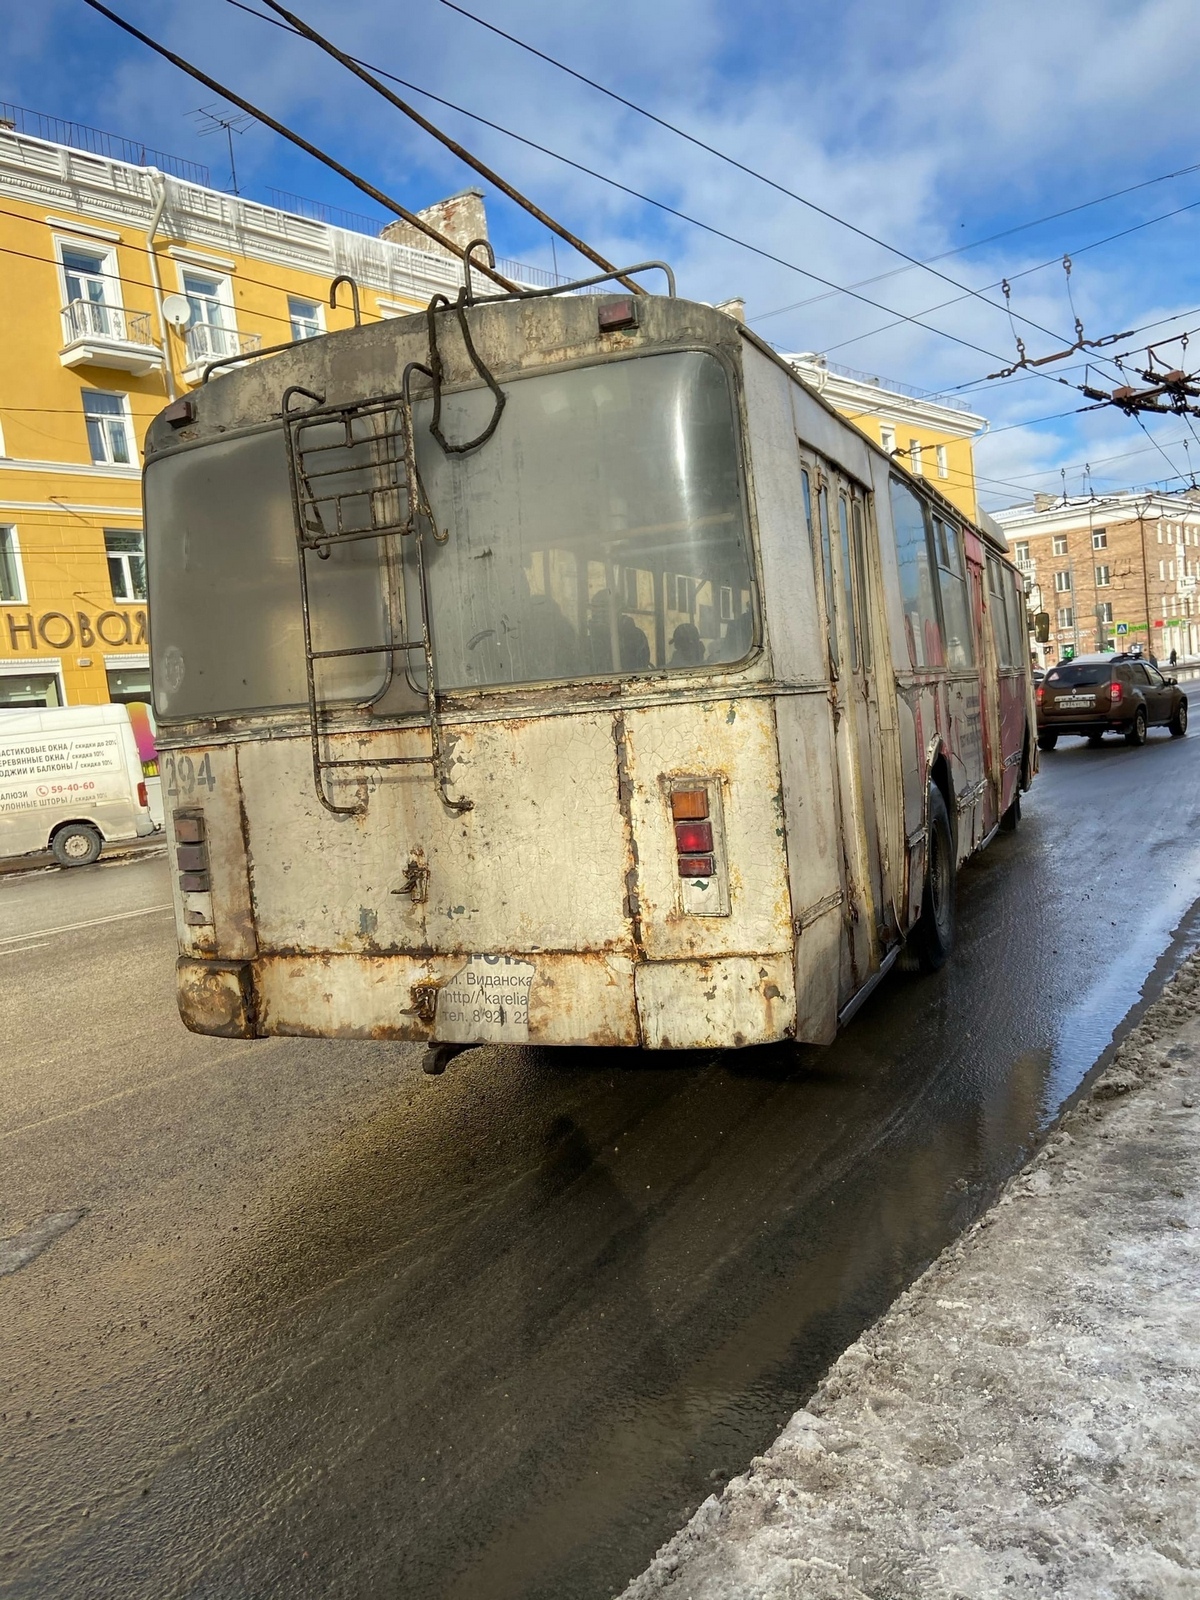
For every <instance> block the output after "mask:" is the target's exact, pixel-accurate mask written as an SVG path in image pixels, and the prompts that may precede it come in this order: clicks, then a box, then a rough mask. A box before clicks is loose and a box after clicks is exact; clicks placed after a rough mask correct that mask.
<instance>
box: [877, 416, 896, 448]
mask: <svg viewBox="0 0 1200 1600" xmlns="http://www.w3.org/2000/svg"><path fill="white" fill-rule="evenodd" d="M879 442H880V444H881V445H882V446H883V448H884V450H885V451H886V452H887V454H888V455H889V456H890V455H891V453H892V451H893V450H894V449H895V448H896V430H895V428H889V427H888V425H887V423H886V422H881V423H880V425H879Z"/></svg>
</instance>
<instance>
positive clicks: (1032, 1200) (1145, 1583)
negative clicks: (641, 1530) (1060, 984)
mask: <svg viewBox="0 0 1200 1600" xmlns="http://www.w3.org/2000/svg"><path fill="white" fill-rule="evenodd" d="M662 1594H666V1595H669V1596H671V1597H676V1596H677V1597H679V1600H685V1597H688V1600H718V1597H720V1600H726V1597H728V1600H733V1597H737V1600H768V1597H769V1600H784V1597H787V1600H792V1597H795V1600H867V1597H870V1600H909V1597H911V1600H918V1597H919V1600H986V1597H991V1596H997V1597H1000V1596H1003V1597H1005V1600H1009V1597H1013V1596H1018V1595H1037V1596H1039V1597H1050V1596H1054V1597H1061V1600H1109V1597H1112V1600H1172V1597H1175V1596H1179V1597H1182V1596H1185V1595H1186V1596H1188V1597H1190V1600H1196V1597H1198V1596H1200V957H1193V958H1191V960H1190V961H1189V962H1188V964H1187V965H1186V966H1185V968H1184V970H1183V971H1182V972H1181V973H1180V975H1179V976H1178V977H1177V978H1176V980H1175V982H1174V983H1173V984H1172V985H1171V987H1170V988H1169V989H1168V991H1167V993H1166V994H1165V995H1164V996H1163V998H1162V999H1161V1000H1160V1001H1159V1002H1158V1003H1157V1004H1156V1005H1155V1006H1153V1007H1152V1008H1151V1009H1150V1010H1149V1011H1148V1013H1147V1014H1146V1017H1145V1018H1144V1019H1143V1021H1142V1023H1141V1024H1140V1025H1139V1026H1138V1028H1137V1029H1136V1030H1135V1031H1134V1032H1133V1033H1131V1034H1130V1035H1129V1037H1128V1039H1127V1040H1126V1041H1125V1043H1124V1045H1123V1046H1122V1048H1121V1049H1120V1051H1119V1052H1118V1053H1117V1055H1116V1057H1115V1059H1114V1062H1113V1064H1112V1065H1111V1066H1110V1067H1109V1069H1108V1070H1107V1071H1106V1073H1105V1074H1104V1076H1103V1077H1102V1078H1101V1079H1100V1080H1099V1081H1098V1083H1097V1085H1096V1087H1095V1090H1094V1092H1093V1095H1092V1097H1091V1098H1090V1099H1089V1100H1087V1101H1086V1102H1084V1103H1083V1104H1081V1105H1080V1106H1079V1107H1077V1108H1076V1109H1075V1110H1074V1111H1073V1112H1072V1113H1071V1114H1070V1115H1069V1116H1068V1117H1067V1118H1066V1120H1065V1121H1064V1123H1063V1124H1062V1126H1061V1127H1060V1129H1059V1130H1058V1131H1057V1132H1056V1133H1055V1134H1054V1135H1052V1136H1051V1138H1050V1140H1049V1141H1048V1143H1047V1144H1046V1146H1045V1147H1044V1148H1043V1150H1042V1151H1041V1152H1040V1153H1039V1155H1038V1156H1037V1157H1036V1158H1035V1159H1034V1161H1033V1162H1031V1164H1030V1165H1029V1166H1028V1167H1027V1168H1026V1169H1025V1170H1024V1171H1023V1172H1022V1173H1020V1174H1019V1175H1018V1176H1017V1177H1016V1178H1015V1179H1013V1181H1012V1182H1011V1183H1010V1184H1009V1186H1008V1188H1007V1189H1006V1191H1005V1192H1004V1194H1003V1196H1002V1197H1001V1199H1000V1201H999V1202H998V1204H997V1205H996V1206H995V1207H994V1208H993V1209H992V1210H991V1211H990V1212H989V1213H988V1214H987V1215H986V1216H985V1217H984V1218H983V1219H982V1220H981V1221H980V1222H979V1223H978V1224H977V1225H976V1227H975V1228H974V1229H972V1230H971V1232H970V1233H968V1234H967V1235H966V1236H965V1237H964V1238H963V1239H962V1240H960V1241H959V1242H958V1243H957V1244H956V1245H955V1246H954V1247H953V1248H952V1249H950V1250H948V1251H947V1252H946V1253H945V1254H944V1255H943V1256H942V1257H941V1258H940V1259H939V1260H938V1261H937V1262H936V1263H935V1264H934V1265H933V1266H932V1267H931V1268H930V1269H929V1271H928V1272H927V1273H925V1274H924V1276H923V1277H922V1278H920V1279H919V1280H918V1282H917V1283H916V1284H915V1285H914V1286H913V1287H912V1288H911V1289H910V1290H909V1291H908V1292H907V1293H906V1294H904V1295H903V1296H902V1297H901V1298H900V1299H899V1300H898V1301H897V1302H896V1304H895V1305H894V1306H893V1307H892V1309H891V1310H890V1311H889V1312H888V1313H887V1314H886V1315H885V1316H884V1317H883V1318H882V1319H881V1320H880V1321H879V1322H878V1323H877V1324H876V1325H875V1326H874V1327H873V1328H871V1329H870V1330H869V1331H868V1332H867V1333H866V1334H864V1336H863V1337H862V1338H861V1339H860V1340H858V1342H857V1343H856V1344H854V1345H852V1346H851V1347H850V1348H849V1349H848V1350H847V1351H846V1353H845V1354H844V1355H843V1356H842V1358H841V1359H840V1360H839V1361H838V1362H837V1363H836V1364H835V1365H834V1366H833V1368H832V1369H831V1370H830V1372H829V1374H828V1375H827V1377H826V1378H825V1380H824V1382H823V1383H822V1384H821V1386H820V1388H819V1389H818V1391H817V1393H816V1394H815V1395H814V1397H813V1399H812V1400H811V1402H810V1403H809V1405H808V1406H807V1407H805V1409H804V1410H802V1411H800V1412H798V1413H797V1414H796V1416H795V1417H793V1418H792V1420H791V1422H790V1423H789V1424H788V1426H787V1428H785V1430H784V1431H783V1433H782V1434H781V1435H780V1437H779V1438H778V1439H777V1440H776V1442H775V1444H774V1445H773V1446H772V1447H771V1449H770V1450H769V1451H768V1452H767V1453H766V1455H764V1456H760V1457H758V1458H756V1460H755V1461H754V1463H753V1465H752V1466H751V1468H750V1471H749V1472H747V1473H746V1474H745V1475H744V1476H743V1477H740V1478H737V1479H735V1480H734V1481H733V1482H732V1483H731V1484H730V1485H729V1486H728V1488H727V1489H726V1490H725V1492H724V1494H723V1495H721V1496H720V1498H719V1499H718V1498H717V1497H715V1496H714V1497H712V1498H710V1499H709V1500H707V1501H705V1503H704V1504H703V1505H702V1506H701V1507H700V1509H699V1511H697V1513H696V1515H695V1516H694V1517H693V1518H692V1520H691V1522H690V1523H689V1524H688V1525H687V1526H686V1527H685V1528H684V1529H682V1530H681V1532H680V1533H678V1534H677V1535H676V1536H675V1538H674V1539H672V1540H671V1542H670V1543H669V1544H667V1545H665V1546H664V1547H663V1549H662V1550H660V1551H659V1553H658V1555H657V1556H656V1557H655V1559H654V1561H653V1562H652V1563H651V1565H650V1567H649V1568H648V1570H647V1571H646V1572H644V1573H643V1574H642V1575H641V1577H639V1578H637V1579H635V1581H634V1582H633V1583H632V1584H631V1585H630V1587H629V1588H628V1589H627V1590H626V1592H625V1596H624V1600H649V1597H650V1596H657V1595H662Z"/></svg>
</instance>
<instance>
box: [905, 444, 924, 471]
mask: <svg viewBox="0 0 1200 1600" xmlns="http://www.w3.org/2000/svg"><path fill="white" fill-rule="evenodd" d="M908 466H909V471H910V472H911V473H912V475H913V477H914V478H923V477H924V476H925V474H924V472H923V471H922V470H921V441H920V439H910V440H909V441H908Z"/></svg>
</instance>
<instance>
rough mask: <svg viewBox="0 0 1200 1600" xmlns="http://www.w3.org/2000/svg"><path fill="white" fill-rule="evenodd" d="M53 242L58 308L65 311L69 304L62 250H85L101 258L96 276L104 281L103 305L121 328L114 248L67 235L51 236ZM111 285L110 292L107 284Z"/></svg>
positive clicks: (119, 294)
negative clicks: (112, 314)
mask: <svg viewBox="0 0 1200 1600" xmlns="http://www.w3.org/2000/svg"><path fill="white" fill-rule="evenodd" d="M51 238H52V239H53V240H54V261H55V265H56V266H57V267H58V294H59V301H58V304H59V307H60V309H61V310H63V311H65V310H66V308H67V306H68V305H69V304H70V291H69V290H68V288H67V269H66V266H65V264H64V262H63V251H64V250H86V251H87V253H88V254H89V255H94V256H100V257H102V258H103V261H104V267H103V270H102V271H101V272H99V273H97V274H96V276H97V277H101V278H103V279H104V281H105V293H104V305H105V306H106V307H107V308H108V310H109V311H115V312H116V321H117V325H118V326H121V327H123V323H124V310H123V307H122V304H121V274H120V271H119V270H118V266H117V252H116V248H115V246H113V245H111V244H104V243H102V242H101V241H100V240H99V239H85V238H82V237H81V238H78V239H73V238H71V236H70V235H69V234H63V233H55V234H52V235H51ZM110 283H111V284H112V285H113V288H112V290H111V298H110V290H109V288H108V285H109V284H110Z"/></svg>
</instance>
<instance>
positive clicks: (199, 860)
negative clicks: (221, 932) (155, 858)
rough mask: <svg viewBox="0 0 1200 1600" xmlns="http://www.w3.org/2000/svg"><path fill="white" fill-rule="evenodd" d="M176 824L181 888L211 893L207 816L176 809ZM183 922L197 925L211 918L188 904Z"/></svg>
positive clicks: (195, 892)
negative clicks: (205, 823) (205, 817)
mask: <svg viewBox="0 0 1200 1600" xmlns="http://www.w3.org/2000/svg"><path fill="white" fill-rule="evenodd" d="M174 823H175V864H176V866H177V867H178V868H179V887H180V889H182V890H183V892H184V894H185V895H187V894H209V893H211V891H212V880H211V878H210V876H209V870H208V835H207V833H206V831H205V827H204V818H203V817H202V816H200V815H199V813H197V812H194V811H190V812H189V811H177V812H176V813H175V817H174ZM184 921H185V922H187V923H188V924H189V925H190V926H193V927H197V926H199V925H200V924H202V923H207V922H211V921H212V918H211V917H210V916H209V915H207V914H206V913H205V912H204V911H202V910H200V909H198V908H191V907H189V908H188V909H187V910H186V911H185V912H184Z"/></svg>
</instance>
